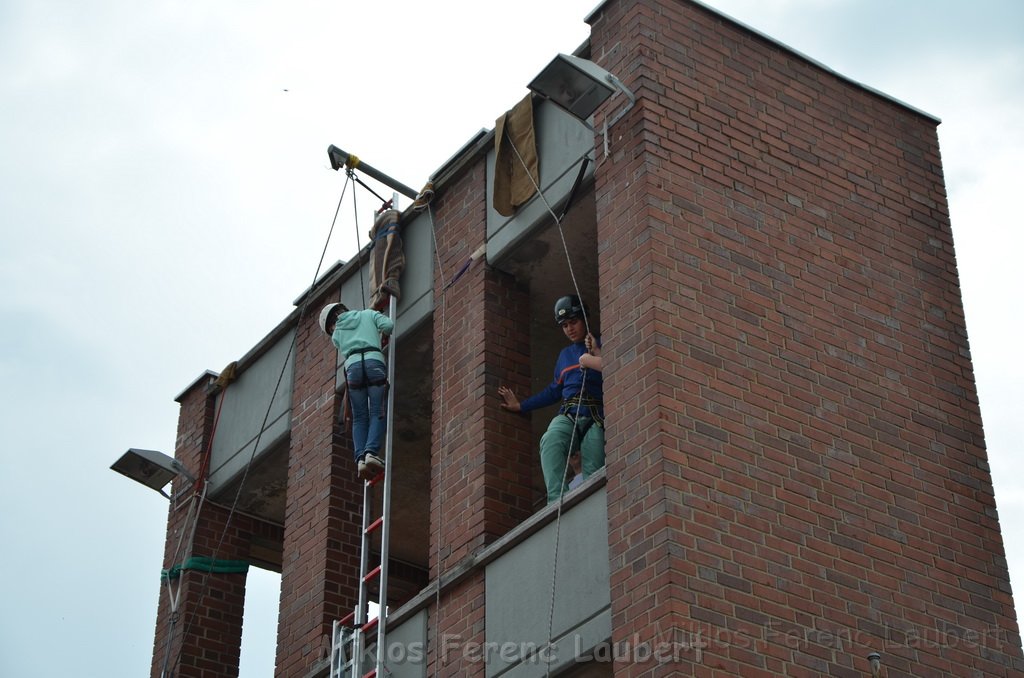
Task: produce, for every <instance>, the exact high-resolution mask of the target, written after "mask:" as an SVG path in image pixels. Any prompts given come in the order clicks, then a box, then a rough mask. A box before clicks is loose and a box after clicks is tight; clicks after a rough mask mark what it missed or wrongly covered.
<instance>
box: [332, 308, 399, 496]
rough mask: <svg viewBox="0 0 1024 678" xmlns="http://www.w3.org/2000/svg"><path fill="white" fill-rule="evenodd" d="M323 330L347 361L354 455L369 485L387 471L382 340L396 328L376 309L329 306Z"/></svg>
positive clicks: (385, 381)
mask: <svg viewBox="0 0 1024 678" xmlns="http://www.w3.org/2000/svg"><path fill="white" fill-rule="evenodd" d="M320 328H321V329H322V330H323V331H324V332H325V333H327V334H328V335H330V337H331V341H332V342H333V343H334V345H335V346H336V347H337V349H338V352H339V353H341V354H342V355H343V356H345V384H346V388H347V391H348V402H349V406H350V408H351V412H352V453H353V455H354V457H355V461H356V466H357V469H358V475H359V477H360V478H362V479H363V480H370V479H371V478H373V477H374V476H376V475H377V474H378V473H380V472H381V471H383V470H384V458H383V455H381V453H380V446H381V440H382V439H383V437H384V428H385V424H386V421H387V406H386V405H385V402H384V397H385V395H386V394H387V387H388V375H387V367H386V366H385V364H384V353H383V352H382V351H381V335H382V334H386V335H390V334H391V331H392V330H393V329H394V328H395V323H394V321H393V320H391V318H389V317H387V316H386V315H384V314H383V313H380V312H378V311H375V310H373V309H364V310H362V311H350V310H349V309H348V308H347V307H346V306H345V305H344V304H337V303H335V304H328V305H327V306H325V307H324V309H323V311H321V312H320Z"/></svg>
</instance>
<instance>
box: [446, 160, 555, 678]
mask: <svg viewBox="0 0 1024 678" xmlns="http://www.w3.org/2000/svg"><path fill="white" fill-rule="evenodd" d="M483 164H484V163H482V162H481V163H478V164H476V165H475V166H474V167H473V169H472V170H470V171H469V172H468V173H467V175H466V176H465V177H463V178H462V179H461V180H459V181H458V182H457V183H456V184H455V185H454V186H452V187H451V188H449V189H448V190H446V191H445V193H444V194H443V195H441V196H439V197H438V199H437V200H436V201H435V205H436V209H437V214H436V217H435V220H436V222H437V224H438V230H437V238H438V251H439V253H440V255H441V267H442V270H441V271H440V272H436V274H435V300H436V302H435V309H434V346H435V348H434V374H435V379H434V408H433V425H432V428H433V431H434V439H433V443H432V461H431V466H432V469H433V477H432V479H431V488H432V491H431V553H430V571H431V577H433V578H436V577H438V576H439V573H440V574H441V575H442V576H443V575H444V574H446V573H450V572H451V570H452V569H453V568H457V567H458V565H459V563H460V562H461V561H463V560H465V559H466V558H467V557H469V556H471V555H472V554H473V553H474V552H475V551H477V550H479V548H480V547H482V546H485V545H486V544H489V543H491V542H492V541H494V540H495V539H497V538H498V537H501V536H502V535H504V534H505V533H506V532H508V530H509V529H511V528H512V527H514V526H515V525H517V524H519V523H520V522H521V521H522V520H523V519H524V518H526V517H527V516H528V515H529V514H530V513H531V511H532V505H533V499H534V497H533V494H534V490H533V488H532V486H531V477H532V476H531V472H532V469H533V465H534V464H535V463H536V462H535V460H534V458H533V456H532V449H531V443H530V431H529V423H528V421H527V420H526V419H525V418H521V417H518V416H516V415H511V414H509V413H506V412H504V411H502V410H501V409H500V407H499V398H498V395H497V389H498V385H499V384H501V383H513V384H518V385H519V386H520V390H525V389H526V388H528V387H529V367H528V363H527V354H528V351H529V336H528V327H529V322H528V313H529V306H528V297H527V293H526V290H525V289H523V288H521V287H519V286H518V285H517V284H516V282H515V280H514V279H512V278H511V277H509V276H508V275H506V274H503V273H500V272H497V271H493V270H491V269H489V268H488V267H487V265H486V264H485V263H483V262H478V263H476V264H475V265H474V266H473V268H471V269H470V270H469V271H468V272H467V273H466V274H465V275H464V276H463V277H462V278H461V279H460V280H459V281H458V282H457V283H455V284H454V285H453V286H452V287H451V288H450V289H449V290H448V291H447V292H444V291H443V283H444V282H445V281H447V280H448V279H449V278H450V277H451V276H452V275H453V274H454V272H455V271H457V270H458V269H459V267H460V266H461V265H462V263H463V262H464V261H465V260H466V259H468V258H469V256H470V254H471V253H472V252H473V251H474V250H475V249H476V248H477V247H479V246H480V245H482V244H483V242H484V233H485V218H486V217H485V211H486V202H485V201H486V190H485V186H484V174H483ZM442 278H443V279H442ZM442 294H444V295H445V296H444V297H442ZM438 557H440V560H439V559H438ZM483 596H484V583H483V575H482V572H481V573H477V574H475V575H474V576H473V577H471V578H469V579H468V580H467V581H465V582H463V583H462V584H460V585H459V586H458V587H456V589H455V590H452V591H449V592H446V594H445V595H444V596H443V597H442V599H441V609H440V610H436V609H435V610H432V615H431V620H430V624H431V630H430V639H431V646H430V657H429V661H430V662H431V663H432V664H433V666H434V667H435V668H433V669H431V670H433V671H437V672H438V673H439V675H470V673H471V672H473V671H476V670H478V669H482V668H483V667H482V665H480V666H473V665H465V666H464V665H462V663H461V656H460V655H461V647H462V643H466V642H482V641H483V630H484V629H483V619H484V607H483ZM439 650H440V651H441V654H440V655H439V653H438V651H439ZM467 672H470V673H467Z"/></svg>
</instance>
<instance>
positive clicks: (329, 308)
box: [320, 303, 348, 335]
mask: <svg viewBox="0 0 1024 678" xmlns="http://www.w3.org/2000/svg"><path fill="white" fill-rule="evenodd" d="M335 310H336V311H337V313H338V315H341V314H342V313H344V312H345V311H347V310H348V307H346V306H345V304H338V303H334V304H327V305H326V306H324V309H323V310H322V311H320V329H321V330H323V332H324V334H327V335H330V332H328V331H327V319H328V318H330V317H331V313H333V312H335Z"/></svg>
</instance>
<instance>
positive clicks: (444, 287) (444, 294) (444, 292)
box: [424, 189, 468, 676]
mask: <svg viewBox="0 0 1024 678" xmlns="http://www.w3.org/2000/svg"><path fill="white" fill-rule="evenodd" d="M430 198H433V190H432V189H431V192H430ZM424 207H425V209H426V210H427V216H428V217H429V218H430V237H431V239H432V240H433V243H434V258H435V259H436V261H437V276H438V278H439V279H440V282H441V328H440V332H439V336H440V337H441V346H440V347H439V348H438V351H439V353H440V355H439V357H438V362H439V363H440V369H441V374H447V373H448V372H447V365H446V363H445V357H446V353H447V352H446V351H445V350H444V346H445V341H444V337H445V328H446V327H447V322H446V312H447V309H448V288H449V287H451V285H452V284H453V283H454V281H452V282H451V283H445V281H444V268H443V267H442V264H441V254H440V252H438V249H437V226H436V225H435V224H434V210H433V209H431V208H430V206H429V200H428V202H427V204H425V206H424ZM465 268H468V266H465V267H464V269H465ZM464 272H465V270H463V271H462V272H460V273H459V274H458V275H459V276H461V275H462V273H464ZM437 407H438V415H437V418H438V422H439V424H440V427H441V432H440V435H439V436H438V438H439V440H438V455H437V515H438V516H443V515H444V492H442V491H441V483H442V481H443V479H444V475H443V473H442V468H441V460H442V459H443V458H444V449H445V438H446V433H447V431H448V423H447V421H445V417H444V415H445V412H444V408H445V397H444V387H443V386H442V388H441V389H440V390H439V393H438V395H437ZM442 525H443V521H442V520H438V524H437V539H436V540H435V544H436V547H437V548H436V549H435V555H434V558H435V560H436V562H437V583H436V585H435V586H434V610H435V612H434V652H435V659H434V675H435V676H436V675H437V667H438V665H439V664H440V663H441V659H440V657H439V656H436V653H437V652H438V651H439V650H438V644H437V638H438V634H439V633H440V631H441V574H442V566H441V565H442V564H441V535H442V534H443V531H442Z"/></svg>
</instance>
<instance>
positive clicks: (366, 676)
mask: <svg viewBox="0 0 1024 678" xmlns="http://www.w3.org/2000/svg"><path fill="white" fill-rule="evenodd" d="M376 675H377V669H373V670H372V671H367V672H366V673H364V674H363V678H373V677H374V676H376Z"/></svg>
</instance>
